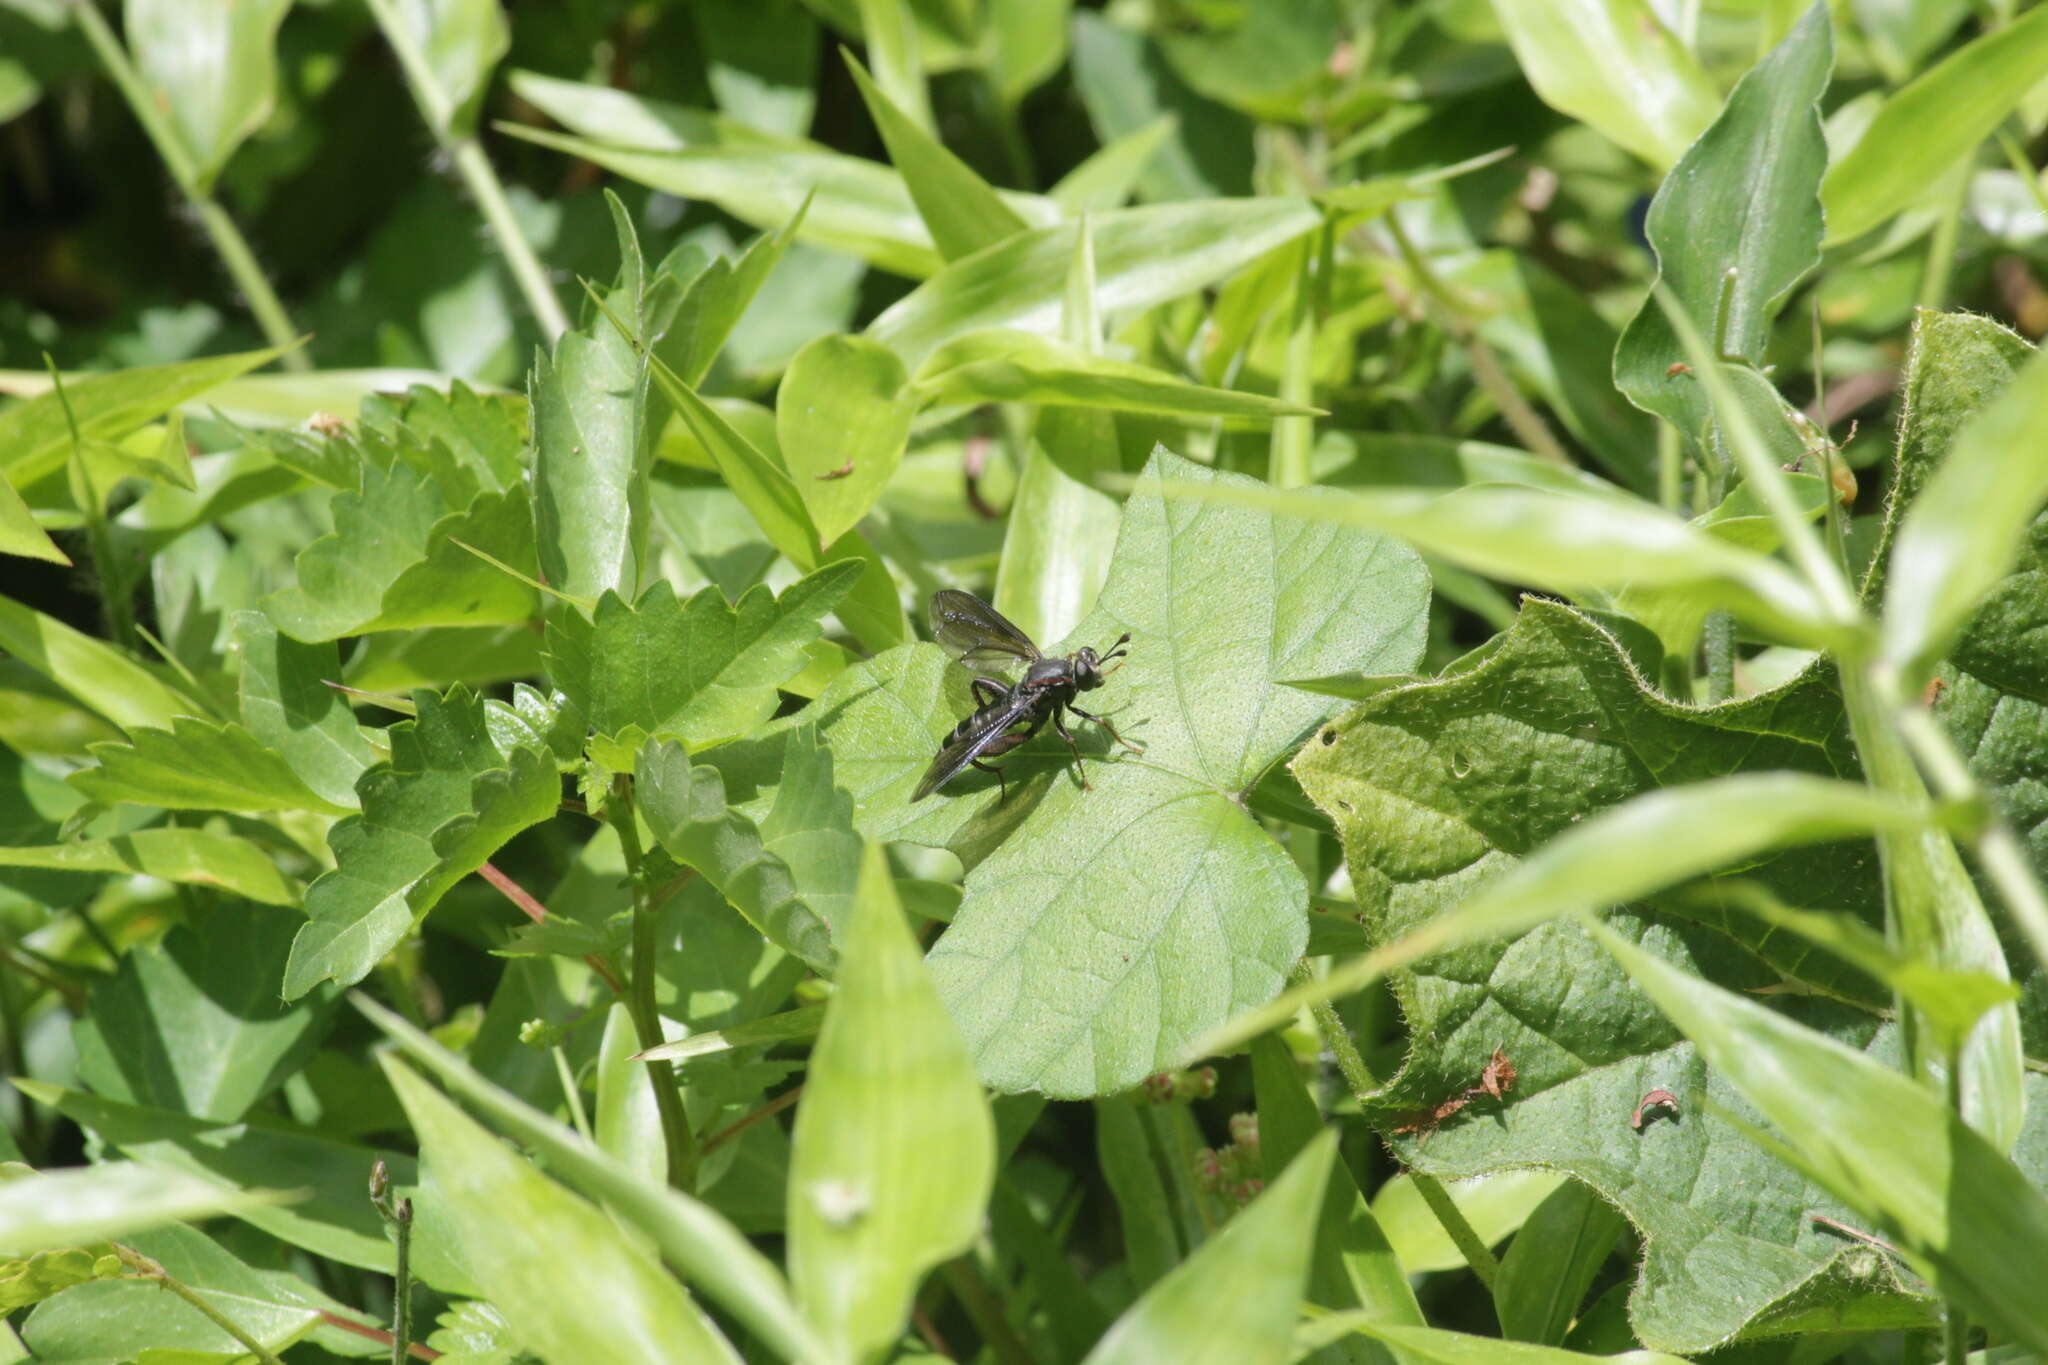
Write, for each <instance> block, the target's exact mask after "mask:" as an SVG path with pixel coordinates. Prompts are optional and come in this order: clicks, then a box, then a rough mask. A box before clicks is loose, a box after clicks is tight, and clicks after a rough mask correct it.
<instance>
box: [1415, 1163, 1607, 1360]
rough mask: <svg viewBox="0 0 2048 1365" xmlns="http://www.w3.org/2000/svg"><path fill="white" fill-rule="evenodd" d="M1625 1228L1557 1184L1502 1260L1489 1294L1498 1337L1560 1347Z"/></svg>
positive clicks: (1579, 1192)
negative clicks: (1497, 1321) (1497, 1318)
mask: <svg viewBox="0 0 2048 1365" xmlns="http://www.w3.org/2000/svg"><path fill="white" fill-rule="evenodd" d="M1625 1226H1627V1224H1626V1222H1625V1221H1624V1220H1623V1218H1622V1216H1621V1215H1620V1214H1618V1213H1616V1212H1615V1211H1614V1210H1613V1209H1611V1208H1609V1207H1608V1206H1607V1204H1606V1202H1605V1201H1604V1200H1602V1199H1601V1198H1600V1196H1599V1195H1597V1194H1594V1193H1593V1191H1592V1190H1591V1189H1589V1188H1588V1187H1586V1186H1584V1185H1581V1184H1580V1183H1579V1182H1578V1181H1576V1180H1567V1181H1566V1182H1565V1183H1564V1184H1562V1185H1559V1186H1558V1187H1557V1189H1556V1190H1554V1191H1553V1192H1552V1193H1551V1195H1550V1197H1549V1198H1548V1199H1546V1200H1544V1201H1543V1202H1542V1203H1541V1204H1538V1205H1537V1206H1536V1211H1535V1212H1534V1213H1532V1214H1530V1215H1529V1221H1528V1222H1526V1223H1524V1224H1523V1225H1522V1229H1521V1231H1520V1232H1517V1233H1516V1234H1515V1240H1514V1242H1513V1243H1512V1244H1511V1245H1510V1246H1509V1247H1508V1254H1507V1255H1505V1256H1503V1257H1502V1258H1501V1262H1500V1278H1499V1279H1498V1280H1497V1281H1496V1282H1495V1284H1494V1292H1493V1301H1494V1305H1495V1307H1496V1308H1497V1309H1498V1310H1499V1313H1500V1330H1501V1335H1503V1336H1505V1337H1508V1338H1511V1339H1513V1340H1517V1341H1533V1342H1538V1343H1540V1344H1542V1345H1546V1346H1557V1345H1560V1344H1562V1343H1563V1341H1564V1339H1565V1334H1566V1333H1567V1332H1568V1331H1570V1330H1571V1325H1572V1323H1573V1321H1574V1320H1576V1319H1577V1318H1578V1316H1579V1309H1580V1307H1581V1305H1582V1303H1583V1301H1584V1300H1585V1297H1586V1291H1587V1290H1588V1289H1590V1288H1592V1286H1593V1277H1594V1276H1595V1275H1597V1274H1598V1273H1599V1271H1600V1267H1601V1266H1602V1265H1604V1264H1605V1263H1606V1261H1607V1256H1608V1253H1610V1252H1612V1251H1613V1250H1614V1244H1615V1242H1617V1241H1618V1240H1620V1237H1621V1232H1622V1229H1623V1228H1624V1227H1625ZM1422 1325H1423V1324H1421V1323H1417V1324H1416V1326H1422Z"/></svg>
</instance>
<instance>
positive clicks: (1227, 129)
mask: <svg viewBox="0 0 2048 1365" xmlns="http://www.w3.org/2000/svg"><path fill="white" fill-rule="evenodd" d="M1073 29H1074V37H1073V41H1074V55H1073V71H1074V87H1075V91H1076V93H1077V94H1079V95H1080V97H1081V102H1082V104H1083V105H1085V106H1086V107H1087V110H1088V119H1089V122H1090V123H1091V124H1093V125H1094V128H1095V135H1096V137H1097V139H1098V140H1100V141H1101V142H1102V143H1104V144H1105V145H1106V146H1108V145H1114V144H1115V143H1116V142H1117V141H1118V140H1120V139H1122V138H1124V137H1126V136H1129V135H1130V134H1133V133H1136V132H1138V131H1139V130H1140V129H1143V128H1146V127H1148V126H1152V125H1156V124H1157V123H1159V122H1160V121H1161V120H1162V119H1171V120H1172V124H1171V125H1170V126H1171V129H1172V131H1171V132H1169V133H1168V134H1167V137H1166V145H1165V146H1164V147H1163V148H1162V149H1161V150H1160V152H1159V153H1158V155H1157V156H1156V157H1154V158H1153V159H1152V161H1151V163H1150V164H1149V165H1148V166H1146V167H1145V168H1144V169H1143V171H1142V173H1141V174H1140V175H1139V176H1138V180H1137V190H1138V196H1139V198H1141V199H1146V200H1151V201H1154V202H1159V201H1164V200H1172V199H1190V200H1197V199H1208V198H1212V197H1215V196H1220V195H1233V194H1249V193H1250V192H1251V187H1252V164H1253V161H1254V160H1255V154H1254V151H1253V148H1252V121H1251V120H1250V119H1248V118H1246V117H1244V116H1243V115H1242V114H1239V113H1238V112H1237V111H1236V110H1233V109H1226V108H1224V107H1223V106H1221V105H1219V104H1217V103H1215V102H1214V101H1212V100H1207V99H1204V98H1202V97H1201V96H1200V95H1198V94H1196V93H1195V92H1194V91H1192V90H1190V89H1189V88H1188V87H1187V85H1186V83H1185V82H1183V81H1182V80H1181V79H1180V77H1179V76H1177V75H1175V74H1174V72H1173V68H1171V67H1170V66H1168V65H1167V64H1166V61H1165V59H1164V58H1163V57H1161V56H1160V54H1159V49H1158V48H1157V47H1156V46H1155V45H1154V44H1152V43H1150V42H1147V41H1146V39H1145V36H1144V35H1143V34H1141V33H1133V32H1131V31H1130V30H1128V29H1124V28H1121V27H1119V26H1117V25H1116V24H1113V23H1111V22H1110V21H1109V20H1108V19H1106V18H1105V17H1103V16H1102V15H1100V14H1097V13H1095V12H1094V11H1092V10H1082V11H1080V12H1078V13H1076V14H1075V15H1074V20H1073Z"/></svg>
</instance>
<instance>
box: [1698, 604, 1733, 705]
mask: <svg viewBox="0 0 2048 1365" xmlns="http://www.w3.org/2000/svg"><path fill="white" fill-rule="evenodd" d="M1704 648H1705V652H1706V665H1707V701H1708V703H1709V704H1712V703H1714V702H1720V701H1726V700H1728V698H1730V697H1732V696H1734V695H1735V618H1734V617H1733V616H1731V615H1729V614H1728V613H1727V612H1725V611H1715V612H1709V613H1708V614H1707V624H1706V640H1705V646H1704Z"/></svg>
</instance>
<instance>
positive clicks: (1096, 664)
mask: <svg viewBox="0 0 2048 1365" xmlns="http://www.w3.org/2000/svg"><path fill="white" fill-rule="evenodd" d="M1130 642H1131V633H1130V632H1129V631H1125V632H1124V633H1123V634H1122V635H1119V636H1117V637H1116V643H1115V644H1113V645H1111V646H1110V647H1109V648H1108V649H1107V650H1105V651H1103V652H1102V653H1101V654H1097V653H1096V652H1095V651H1094V650H1093V649H1091V648H1090V647H1089V646H1087V645H1083V646H1081V650H1080V652H1079V653H1078V654H1076V655H1074V686H1076V687H1078V688H1079V689H1081V691H1083V692H1092V691H1094V690H1095V689H1096V688H1098V687H1100V686H1102V684H1103V682H1104V681H1105V680H1107V679H1108V677H1109V675H1110V674H1112V673H1114V672H1116V670H1117V669H1119V668H1122V667H1123V665H1122V664H1121V663H1119V664H1116V665H1114V666H1112V667H1109V668H1104V667H1103V665H1104V664H1107V663H1109V661H1110V660H1112V659H1122V658H1123V657H1124V656H1125V655H1127V654H1129V653H1130V650H1128V649H1126V648H1125V647H1124V646H1126V645H1128V644H1130Z"/></svg>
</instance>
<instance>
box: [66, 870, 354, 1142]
mask: <svg viewBox="0 0 2048 1365" xmlns="http://www.w3.org/2000/svg"><path fill="white" fill-rule="evenodd" d="M295 928H296V924H295V923H294V921H293V919H292V918H290V917H287V916H284V915H280V914H278V913H276V912H275V911H271V910H263V909H259V908H257V907H255V906H249V905H223V906H220V907H218V908H217V909H215V910H214V911H213V912H212V913H211V914H209V915H208V916H207V917H206V919H205V920H204V921H203V922H202V923H201V924H200V925H199V926H198V927H197V928H196V929H187V928H182V927H181V928H177V929H173V930H172V931H171V932H170V933H169V934H167V935H165V937H164V941H163V943H162V944H161V945H159V946H156V947H144V948H135V949H132V950H130V951H129V952H127V953H125V954H123V955H122V957H121V965H120V968H119V970H118V971H117V972H116V973H115V975H114V978H113V979H112V980H111V981H108V982H105V983H104V984H102V985H101V986H100V987H99V988H98V989H96V990H95V991H94V992H93V994H92V1001H91V1005H90V1007H89V1008H88V1009H87V1011H86V1014H85V1017H84V1018H83V1019H81V1020H79V1022H78V1024H77V1025H76V1026H75V1027H74V1029H73V1031H72V1032H73V1041H74V1042H75V1044H76V1046H77V1048H78V1053H79V1059H78V1077H79V1079H80V1080H81V1081H83V1082H85V1083H86V1084H87V1085H89V1086H91V1087H92V1089H93V1091H94V1093H96V1094H99V1095H102V1096H105V1097H106V1098H108V1099H114V1100H125V1101H127V1102H128V1103H130V1104H147V1105H154V1106H156V1107H157V1108H160V1109H168V1110H171V1111H173V1112H176V1113H184V1114H191V1115H193V1116H194V1117H197V1118H203V1119H215V1120H218V1121H221V1122H228V1121H230V1120H233V1119H238V1118H240V1117H242V1115H243V1114H244V1113H246V1112H247V1111H248V1109H249V1106H250V1105H252V1104H254V1103H256V1101H257V1100H259V1099H261V1098H262V1097H263V1096H264V1095H266V1094H268V1093H270V1091H271V1090H273V1089H274V1088H275V1087H276V1086H278V1085H279V1084H281V1083H282V1082H283V1081H284V1079H285V1077H286V1076H287V1075H288V1074H290V1073H291V1072H292V1071H293V1070H295V1069H297V1068H298V1067H300V1066H302V1065H304V1064H305V1062H306V1061H307V1059H308V1057H309V1055H310V1053H311V1052H312V1049H313V1048H314V1047H315V1046H316V1045H317V1044H318V1042H319V1039H320V1035H321V1034H322V1033H324V1032H325V1028H326V1023H327V1016H328V1014H329V1012H330V1010H331V1008H332V1006H333V1003H334V993H333V992H332V991H327V990H322V991H316V992H315V993H314V994H313V996H312V997H311V998H309V999H305V1000H301V1001H298V1002H297V1003H296V1004H292V1005H287V1004H285V1003H284V1002H283V1001H282V1000H280V999H278V996H277V983H278V981H279V980H281V979H282V978H283V976H284V963H285V956H286V954H287V953H288V952H289V951H290V948H291V941H292V933H293V931H294V929H295Z"/></svg>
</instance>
